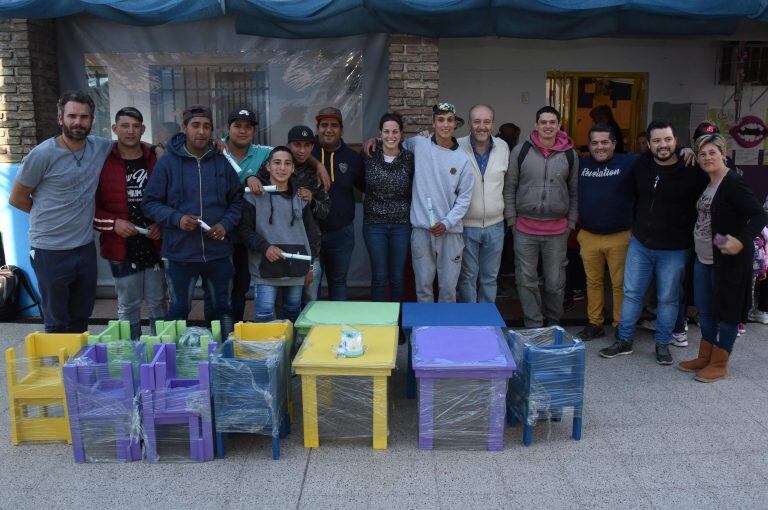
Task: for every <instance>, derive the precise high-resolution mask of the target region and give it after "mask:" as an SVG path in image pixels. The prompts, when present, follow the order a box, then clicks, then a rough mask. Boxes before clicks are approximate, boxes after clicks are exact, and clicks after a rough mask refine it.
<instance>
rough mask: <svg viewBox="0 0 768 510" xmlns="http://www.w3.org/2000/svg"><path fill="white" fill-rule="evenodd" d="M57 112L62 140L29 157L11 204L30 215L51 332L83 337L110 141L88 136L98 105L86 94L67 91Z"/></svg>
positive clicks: (47, 327)
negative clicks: (97, 206) (96, 216)
mask: <svg viewBox="0 0 768 510" xmlns="http://www.w3.org/2000/svg"><path fill="white" fill-rule="evenodd" d="M58 110H59V114H58V122H59V125H60V126H61V135H59V136H56V137H54V138H49V139H48V140H45V141H44V142H42V143H41V144H40V145H38V146H37V147H35V148H34V149H32V151H31V152H30V153H29V154H28V155H27V156H26V157H25V158H24V160H23V161H22V163H21V167H20V168H19V172H18V174H17V176H16V181H15V182H14V183H13V188H12V189H11V193H10V198H9V200H8V202H9V203H10V204H11V205H12V206H14V207H16V208H17V209H20V210H22V211H24V212H28V213H29V244H30V246H31V251H30V257H31V259H32V267H33V268H34V270H35V275H36V276H37V281H38V286H39V289H40V295H41V297H42V309H43V315H44V320H45V331H46V332H47V333H82V332H83V331H86V330H87V329H88V318H89V317H90V315H91V312H93V304H94V301H95V297H96V247H95V246H94V243H93V227H92V222H93V216H94V210H95V193H96V187H97V186H98V184H99V173H100V172H101V167H102V166H103V165H104V160H105V159H106V158H107V156H108V155H109V152H110V150H111V148H112V140H110V139H108V138H101V137H96V136H88V133H90V131H91V125H92V123H93V111H94V104H93V100H92V99H91V98H90V97H89V96H88V95H87V94H84V93H82V92H65V93H64V94H63V95H62V96H61V98H60V99H59V102H58Z"/></svg>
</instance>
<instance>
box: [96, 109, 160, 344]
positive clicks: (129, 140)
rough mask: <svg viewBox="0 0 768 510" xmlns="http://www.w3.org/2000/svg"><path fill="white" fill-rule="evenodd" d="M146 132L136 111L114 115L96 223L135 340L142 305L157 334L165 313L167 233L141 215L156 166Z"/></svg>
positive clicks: (123, 316) (121, 314)
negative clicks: (143, 139)
mask: <svg viewBox="0 0 768 510" xmlns="http://www.w3.org/2000/svg"><path fill="white" fill-rule="evenodd" d="M144 130H145V126H144V117H143V116H142V114H141V112H140V111H139V110H137V109H136V108H133V107H130V106H128V107H125V108H121V109H120V110H119V111H118V112H117V114H116V115H115V123H114V124H113V125H112V132H113V133H115V135H117V143H116V144H115V145H114V146H113V148H112V152H111V153H110V155H109V156H108V157H107V160H106V161H105V162H104V166H103V167H102V169H101V175H100V177H99V187H98V188H97V189H96V216H95V217H94V219H93V227H94V228H95V229H96V230H97V231H98V232H99V245H100V249H101V256H102V257H103V258H105V259H106V260H107V261H108V262H109V267H110V270H111V271H112V276H113V277H114V279H115V290H116V292H117V313H118V316H119V317H120V320H126V321H128V322H129V323H130V325H131V338H132V339H134V340H138V339H139V336H141V305H142V301H145V302H146V304H147V310H148V312H149V326H150V329H151V330H152V331H153V332H154V331H155V322H156V321H157V320H162V319H163V318H164V317H165V312H166V309H165V308H166V299H165V294H166V292H165V271H164V270H163V263H162V261H161V260H160V246H161V242H160V237H161V235H162V228H161V226H160V225H159V224H157V223H154V222H151V221H148V220H147V218H145V217H144V214H143V213H142V212H141V200H142V197H143V196H144V189H145V188H146V186H147V182H148V181H149V177H150V176H151V175H152V169H153V168H154V166H155V163H156V161H157V160H156V158H155V155H154V154H152V153H151V152H150V150H149V147H147V146H142V145H141V136H142V135H143V134H144Z"/></svg>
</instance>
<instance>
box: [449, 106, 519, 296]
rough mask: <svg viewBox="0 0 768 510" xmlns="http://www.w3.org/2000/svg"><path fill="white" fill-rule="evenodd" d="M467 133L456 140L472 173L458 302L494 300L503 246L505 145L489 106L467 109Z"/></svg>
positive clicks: (465, 219)
mask: <svg viewBox="0 0 768 510" xmlns="http://www.w3.org/2000/svg"><path fill="white" fill-rule="evenodd" d="M469 129H470V135H469V136H465V137H464V138H460V139H459V140H458V142H459V146H460V147H461V149H462V150H463V151H465V152H466V153H467V155H468V156H469V160H470V163H471V167H472V171H473V173H474V176H475V187H474V188H473V190H472V201H471V202H470V204H469V210H468V211H467V214H466V215H465V216H464V253H463V255H462V263H461V275H460V276H459V289H458V290H459V301H461V302H464V303H478V302H479V303H494V302H495V301H496V276H497V275H498V272H499V265H500V264H501V252H502V249H503V247H504V197H503V195H502V191H503V189H504V181H505V179H504V177H505V175H506V173H507V166H508V164H509V147H508V146H507V144H506V143H505V142H504V140H502V139H500V138H495V137H493V136H491V133H493V108H491V107H490V106H488V105H484V104H478V105H475V106H473V107H472V108H471V109H470V110H469Z"/></svg>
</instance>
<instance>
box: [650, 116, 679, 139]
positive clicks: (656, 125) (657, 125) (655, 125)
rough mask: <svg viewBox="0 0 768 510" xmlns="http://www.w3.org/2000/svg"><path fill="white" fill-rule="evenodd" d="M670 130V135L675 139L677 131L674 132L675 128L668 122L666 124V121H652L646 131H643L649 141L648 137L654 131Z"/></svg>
mask: <svg viewBox="0 0 768 510" xmlns="http://www.w3.org/2000/svg"><path fill="white" fill-rule="evenodd" d="M667 128H670V129H671V130H672V135H673V136H674V137H675V138H677V131H675V126H673V125H672V124H671V123H670V122H667V121H666V120H652V121H651V123H650V124H648V129H646V130H645V131H646V132H647V133H648V136H649V140H650V136H651V134H652V132H653V130H654V129H667Z"/></svg>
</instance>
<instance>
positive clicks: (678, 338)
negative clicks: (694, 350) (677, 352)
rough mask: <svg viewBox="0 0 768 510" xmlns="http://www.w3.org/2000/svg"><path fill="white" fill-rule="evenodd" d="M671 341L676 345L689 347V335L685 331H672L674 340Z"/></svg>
mask: <svg viewBox="0 0 768 510" xmlns="http://www.w3.org/2000/svg"><path fill="white" fill-rule="evenodd" d="M669 343H670V344H672V345H674V346H675V347H688V337H687V336H686V334H685V331H683V332H682V333H672V341H671V342H669Z"/></svg>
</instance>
